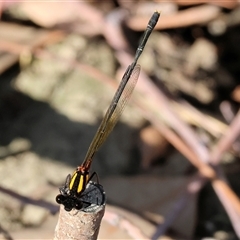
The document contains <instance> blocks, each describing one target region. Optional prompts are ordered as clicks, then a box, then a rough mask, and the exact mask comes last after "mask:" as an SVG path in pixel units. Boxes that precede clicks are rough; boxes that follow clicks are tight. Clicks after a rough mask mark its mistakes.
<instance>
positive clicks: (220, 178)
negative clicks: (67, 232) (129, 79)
mask: <svg viewBox="0 0 240 240" xmlns="http://www.w3.org/2000/svg"><path fill="white" fill-rule="evenodd" d="M156 10H157V11H159V12H161V16H160V19H159V22H158V24H157V25H156V27H155V30H154V32H153V33H152V35H151V36H150V38H149V41H148V43H147V45H146V47H145V49H144V52H143V54H142V56H141V57H140V59H139V64H140V65H141V74H140V77H139V80H138V83H137V86H136V88H135V90H134V93H133V95H132V98H131V100H130V102H129V104H128V106H127V107H126V109H125V110H124V113H123V115H122V117H121V119H120V121H119V123H118V124H117V126H116V127H115V129H114V131H113V132H112V133H111V135H110V136H109V138H108V139H107V141H106V143H105V144H104V145H103V147H102V148H101V149H100V150H99V152H97V154H96V155H95V157H94V161H93V165H92V171H96V172H97V173H98V175H99V177H100V183H101V184H102V185H103V186H104V189H105V191H106V194H107V199H108V201H107V207H106V213H105V216H104V218H103V222H102V226H101V230H100V235H99V238H100V239H147V238H148V239H150V238H151V239H206V238H207V237H208V239H221V240H230V239H231V240H232V239H239V238H240V202H239V198H238V196H239V194H240V178H239V174H240V162H239V153H240V142H239V131H240V115H239V112H238V109H239V102H240V87H239V77H240V68H239V66H240V44H239V42H240V31H239V30H240V17H239V16H240V6H239V1H237V0H229V1H205V0H188V1H184V0H172V1H160V0H159V1H157V0H156V1H144V0H139V1H137V0H131V1H130V0H129V1H122V0H112V1H74V2H72V1H61V2H60V1H55V2H54V1H38V2H33V1H20V0H19V1H14V2H10V1H7V0H6V1H4V0H1V1H0V16H1V21H0V236H1V239H35V238H38V239H39V238H41V239H52V238H53V234H54V229H55V226H56V224H57V217H58V214H57V213H58V210H59V206H58V205H57V203H56V202H55V197H56V195H57V194H58V193H59V190H58V188H59V186H61V185H63V184H64V181H65V178H66V176H67V175H68V174H69V173H72V172H73V171H74V169H75V168H76V167H77V166H78V165H80V164H81V163H82V161H83V159H84V156H85V154H86V151H87V149H88V146H89V144H90V143H91V140H92V138H93V136H94V134H95V132H96V130H97V128H98V126H99V124H100V121H101V119H102V117H103V116H104V113H105V111H106V109H107V107H108V105H109V103H110V101H111V99H112V96H113V94H114V92H115V91H116V88H117V86H118V83H119V82H120V80H121V78H122V75H123V73H124V72H125V70H126V68H127V66H128V65H129V64H131V62H132V60H133V56H134V53H135V51H136V48H137V46H138V43H139V40H140V38H141V35H142V33H143V32H144V30H145V29H146V26H147V23H148V21H149V19H150V17H151V16H152V14H153V12H154V11H156ZM113 219H115V221H113ZM113 222H115V224H113ZM123 222H124V223H127V224H122V223H123Z"/></svg>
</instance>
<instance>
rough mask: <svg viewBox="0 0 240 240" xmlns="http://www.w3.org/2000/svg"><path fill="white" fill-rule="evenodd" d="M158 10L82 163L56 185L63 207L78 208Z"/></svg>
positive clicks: (131, 85)
mask: <svg viewBox="0 0 240 240" xmlns="http://www.w3.org/2000/svg"><path fill="white" fill-rule="evenodd" d="M159 16H160V13H158V12H154V14H153V15H152V17H151V19H150V20H149V22H148V25H147V28H146V30H145V32H144V34H143V37H142V39H141V41H140V44H139V46H138V48H137V51H136V54H135V58H134V61H133V63H132V64H131V65H129V66H128V68H127V70H126V71H125V73H124V75H123V77H122V80H121V82H120V85H119V87H118V89H117V91H116V93H115V95H114V97H113V100H112V102H111V104H110V106H109V108H108V110H107V112H106V114H105V116H104V118H103V120H102V122H101V124H100V126H99V128H98V130H97V132H96V134H95V136H94V138H93V140H92V143H91V144H90V146H89V148H88V151H87V154H86V156H85V159H84V161H83V163H82V164H81V165H80V166H78V167H77V169H76V170H75V171H74V172H73V174H72V175H70V174H69V175H68V176H67V178H66V182H65V185H64V186H63V187H61V188H59V191H60V194H59V195H57V197H56V201H57V203H59V204H63V205H64V208H65V210H66V211H71V210H72V209H73V208H75V209H81V208H82V206H83V203H84V201H83V200H82V199H81V197H82V196H83V192H84V190H85V189H86V186H87V184H88V183H89V181H90V180H91V179H92V177H93V176H94V175H96V173H95V172H94V173H93V174H92V175H90V174H89V170H90V167H91V164H92V160H93V157H94V154H95V153H96V152H97V151H98V149H99V148H100V147H101V146H102V144H103V143H104V142H105V140H106V139H107V137H108V135H109V134H110V132H111V131H112V130H113V128H114V126H115V124H116V123H117V121H118V119H119V117H120V115H121V113H122V111H123V109H124V107H125V105H126V103H127V101H128V100H129V98H130V96H131V94H132V92H133V89H134V87H135V85H136V83H137V80H138V76H139V73H140V65H138V64H137V61H138V58H139V57H140V55H141V53H142V52H143V49H144V47H145V45H146V43H147V40H148V38H149V36H150V34H151V32H152V31H153V29H154V27H155V25H156V24H157V22H158V19H159Z"/></svg>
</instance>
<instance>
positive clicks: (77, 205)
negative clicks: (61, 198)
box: [75, 200, 83, 210]
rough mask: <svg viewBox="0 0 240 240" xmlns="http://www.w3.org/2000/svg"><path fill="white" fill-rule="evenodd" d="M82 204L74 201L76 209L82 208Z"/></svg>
mask: <svg viewBox="0 0 240 240" xmlns="http://www.w3.org/2000/svg"><path fill="white" fill-rule="evenodd" d="M82 206H83V204H82V202H81V201H78V200H76V202H75V208H76V209H77V210H80V209H82Z"/></svg>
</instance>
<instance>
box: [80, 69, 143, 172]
mask: <svg viewBox="0 0 240 240" xmlns="http://www.w3.org/2000/svg"><path fill="white" fill-rule="evenodd" d="M140 69H141V67H140V65H136V66H135V67H134V68H133V65H130V66H129V67H128V69H127V70H126V72H125V74H124V75H123V78H122V81H121V83H120V85H119V87H118V90H117V91H116V93H115V95H114V97H113V100H112V102H111V104H110V106H109V108H108V110H107V112H106V114H105V116H104V118H103V120H102V122H101V124H100V126H99V128H98V130H97V132H96V134H95V136H94V138H93V140H92V142H91V144H90V146H89V149H88V151H87V154H86V156H85V159H84V162H83V163H82V166H83V167H84V168H85V169H87V170H88V169H89V168H90V165H91V162H92V158H93V156H94V154H95V152H96V151H97V150H98V149H99V148H100V147H101V145H102V144H103V143H104V142H105V140H106V139H107V137H108V135H109V134H110V132H111V131H112V130H113V128H114V126H115V125H116V123H117V121H118V119H119V117H120V116H121V113H122V111H123V109H124V107H125V106H126V103H127V102H128V100H129V98H130V96H131V94H132V92H133V89H134V87H135V85H136V83H137V80H138V77H139V73H140Z"/></svg>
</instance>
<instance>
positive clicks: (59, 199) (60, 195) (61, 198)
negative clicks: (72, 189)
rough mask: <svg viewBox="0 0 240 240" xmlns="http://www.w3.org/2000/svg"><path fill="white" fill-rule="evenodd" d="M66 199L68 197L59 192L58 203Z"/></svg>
mask: <svg viewBox="0 0 240 240" xmlns="http://www.w3.org/2000/svg"><path fill="white" fill-rule="evenodd" d="M65 200H66V197H65V196H63V195H62V194H58V195H57V196H56V202H57V203H58V204H62V203H63V202H64V201H65Z"/></svg>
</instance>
